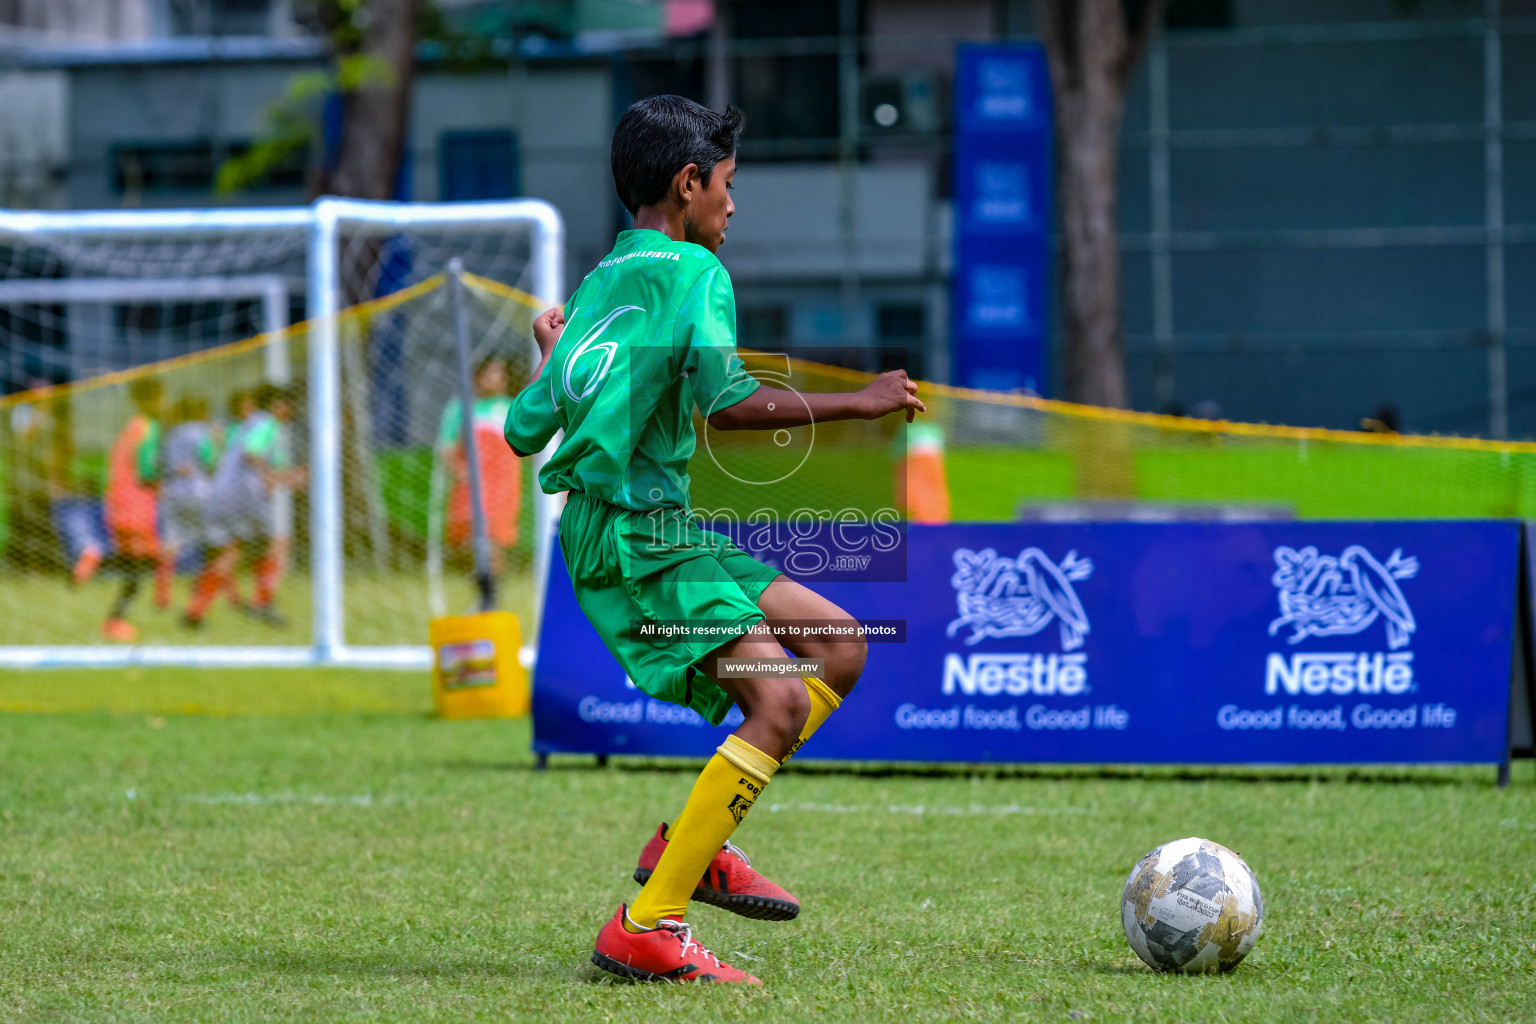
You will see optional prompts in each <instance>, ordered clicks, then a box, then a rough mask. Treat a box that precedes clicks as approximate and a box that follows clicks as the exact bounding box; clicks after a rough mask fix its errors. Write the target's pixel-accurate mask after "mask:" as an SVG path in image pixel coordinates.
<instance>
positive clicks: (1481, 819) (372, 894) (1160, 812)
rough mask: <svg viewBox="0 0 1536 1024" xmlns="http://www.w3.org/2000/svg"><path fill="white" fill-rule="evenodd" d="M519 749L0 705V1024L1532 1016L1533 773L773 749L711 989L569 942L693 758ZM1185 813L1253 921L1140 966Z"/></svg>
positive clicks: (515, 726)
mask: <svg viewBox="0 0 1536 1024" xmlns="http://www.w3.org/2000/svg"><path fill="white" fill-rule="evenodd" d="M88 675H92V674H91V673H79V672H74V673H67V672H58V673H54V674H53V677H54V679H55V681H56V685H58V686H60V687H70V686H73V685H76V684H78V683H79V682H81V681H82V680H83V679H84V678H85V677H86V676H88ZM95 675H96V676H97V677H100V678H107V679H110V680H112V681H113V682H115V683H116V684H117V685H118V686H119V687H120V688H129V687H135V686H144V685H149V684H150V683H151V682H152V675H153V673H151V672H148V671H146V672H145V673H144V674H143V676H142V677H140V678H128V677H126V676H124V675H123V674H120V673H117V674H108V673H97V674H95ZM224 675H225V676H227V677H228V678H229V682H227V683H226V684H225V685H227V686H231V687H247V688H250V689H253V690H254V689H261V688H263V687H267V686H271V685H274V684H283V685H287V684H288V683H289V682H291V683H292V684H294V685H311V686H314V687H318V688H324V687H326V686H327V685H328V683H327V680H328V679H333V678H335V677H334V676H333V675H331V674H328V673H320V672H311V673H277V672H254V671H253V672H227V673H224ZM349 675H350V677H351V681H350V682H349V683H348V684H347V685H349V686H355V685H358V682H359V681H358V680H357V679H356V676H357V675H360V674H349ZM402 678H407V677H402ZM878 682H879V681H878V680H871V681H870V683H869V685H878ZM416 684H417V685H419V687H420V688H421V689H420V692H421V693H422V694H423V695H424V694H425V686H426V683H425V680H424V679H417V680H416ZM853 699H855V700H857V699H858V695H857V693H855V695H854V698H853ZM527 747H528V729H527V725H526V723H525V722H516V723H507V722H461V723H445V722H438V721H434V720H432V719H430V718H427V717H426V716H424V715H420V714H331V715H311V716H300V717H270V718H241V719H220V718H210V717H199V716H176V715H170V716H159V715H150V716H146V715H144V714H142V713H141V714H137V715H120V716H113V715H106V714H80V715H6V716H0V758H3V768H4V780H5V783H4V786H3V787H0V834H3V836H4V842H3V843H0V962H3V963H4V964H5V969H4V970H3V971H0V1008H3V1009H0V1017H3V1018H4V1019H5V1020H7V1021H19V1022H29V1021H43V1020H47V1021H102V1020H112V1021H122V1022H132V1021H154V1022H157V1024H160V1022H165V1024H174V1022H178V1021H211V1020H216V1021H230V1022H243V1021H256V1020H316V1021H320V1020H323V1021H363V1020H367V1021H411V1022H418V1021H466V1020H485V1021H506V1020H538V1021H544V1022H551V1024H561V1022H566V1021H571V1022H586V1021H595V1020H607V1021H623V1022H629V1021H634V1022H645V1024H654V1022H656V1021H668V1020H677V1021H710V1022H720V1024H728V1022H734V1021H752V1022H762V1021H774V1022H786V1024H794V1022H799V1021H806V1022H816V1024H840V1022H869V1021H888V1020H894V1021H1050V1022H1058V1021H1060V1022H1071V1021H1086V1022H1089V1024H1099V1022H1105V1021H1138V1022H1170V1024H1184V1022H1188V1021H1245V1022H1248V1021H1252V1022H1293V1021H1294V1022H1307V1024H1312V1022H1316V1021H1345V1022H1354V1021H1386V1020H1390V1021H1394V1022H1403V1024H1414V1022H1430V1021H1434V1022H1442V1021H1449V1022H1457V1021H1514V1020H1531V1019H1533V1018H1536V986H1532V985H1531V984H1530V979H1531V976H1532V972H1533V970H1536V890H1533V887H1532V881H1531V872H1530V864H1531V857H1532V855H1533V853H1536V783H1533V782H1532V781H1531V771H1530V765H1529V764H1521V765H1517V769H1516V775H1517V779H1516V782H1515V785H1514V787H1513V788H1512V789H1510V790H1508V791H1506V792H1503V793H1500V792H1498V791H1496V790H1495V789H1494V788H1493V786H1492V778H1491V776H1492V770H1491V769H1488V768H1482V769H1460V770H1456V769H1444V770H1440V769H1422V770H1415V771H1411V772H1397V771H1391V770H1382V769H1375V770H1368V771H1365V772H1358V773H1356V772H1347V771H1343V770H1328V771H1318V772H1315V773H1314V772H1297V771H1295V770H1290V771H1285V770H1280V771H1276V770H1262V769H1260V770H1242V771H1213V772H1200V773H1196V774H1193V775H1190V774H1188V773H1180V772H1178V771H1177V770H1174V769H1153V770H1149V771H1147V772H1144V773H1136V772H1131V771H1125V770H1116V771H1110V772H1103V773H1100V772H1095V771H1093V770H1087V769H1083V770H1078V769H1055V770H1050V769H1047V770H1043V771H1037V772H1023V773H1009V772H1006V771H1001V772H1000V771H991V770H982V771H979V772H976V773H974V774H972V773H967V772H956V773H953V774H950V773H938V774H929V775H921V774H901V773H896V774H890V773H884V774H881V773H868V774H854V773H851V772H847V771H837V772H833V773H828V772H824V771H818V770H816V766H815V765H814V763H811V762H806V763H804V764H792V765H791V766H790V767H789V768H787V769H785V770H784V771H783V772H781V773H780V774H779V776H778V777H777V778H776V779H775V780H774V782H773V783H772V785H771V786H770V787H769V789H768V790H767V791H766V792H765V793H764V796H763V799H761V800H759V801H758V804H757V807H756V808H755V809H754V810H753V812H752V814H751V815H750V816H749V817H748V818H747V820H746V822H745V824H744V825H743V827H742V829H741V831H740V832H739V834H738V835H737V837H736V838H737V839H738V840H740V842H741V843H742V844H743V845H744V846H746V848H747V849H748V850H750V851H751V853H752V854H753V859H754V864H755V865H756V866H758V867H760V868H762V869H763V870H765V871H767V872H768V873H770V875H771V876H772V877H774V878H775V879H777V880H778V881H780V882H782V883H783V884H784V885H786V886H788V887H789V888H790V889H791V891H793V892H795V893H796V894H797V895H798V896H799V897H800V898H801V900H802V901H803V903H804V906H805V909H804V912H803V913H802V914H801V916H800V918H799V919H798V920H796V921H794V922H790V923H787V924H770V923H764V922H756V921H748V920H744V919H742V918H737V917H733V916H731V915H729V914H724V913H721V912H719V911H715V910H712V909H709V908H705V907H699V906H695V908H694V909H693V911H692V912H691V914H690V917H691V918H692V920H693V922H694V924H695V925H696V927H697V929H698V931H697V934H698V937H699V939H700V940H701V941H703V942H705V943H707V944H708V945H710V946H711V947H712V948H713V949H715V950H716V951H717V952H718V953H720V955H721V956H722V957H725V958H727V959H729V960H733V961H735V962H737V963H739V964H740V965H742V966H745V967H749V968H750V969H751V970H752V971H753V972H754V973H756V974H757V975H759V976H760V977H762V978H763V980H764V982H765V985H764V986H763V987H762V988H761V989H753V990H741V989H724V990H722V989H720V988H712V987H699V988H690V987H675V986H667V985H652V986H630V985H624V984H614V983H611V982H609V981H608V980H607V979H606V977H605V976H602V975H600V974H599V973H598V972H597V970H596V969H595V968H593V967H591V966H590V965H589V964H588V962H587V958H588V956H589V955H590V953H591V943H592V939H593V936H594V935H595V934H596V932H597V930H598V927H599V926H600V925H601V924H602V923H603V921H604V920H605V919H606V918H607V917H608V915H610V914H612V913H613V910H614V908H615V907H616V906H617V905H618V903H619V902H620V901H621V900H625V899H628V898H630V896H631V895H632V894H633V893H634V892H635V886H634V883H633V882H632V881H630V879H629V877H628V875H629V872H630V871H631V870H632V869H633V865H634V858H635V856H636V854H637V853H638V852H639V848H640V846H641V844H642V843H643V842H644V840H645V838H646V837H647V836H648V835H649V834H650V832H651V831H652V830H653V829H654V828H655V827H656V823H657V822H658V821H660V820H662V819H663V818H664V817H666V816H667V815H669V814H675V813H676V809H677V808H678V807H679V806H680V805H681V803H682V801H683V800H684V798H685V797H686V795H687V792H688V788H689V786H690V785H691V783H692V781H693V772H694V770H695V766H694V765H692V764H678V765H665V764H660V763H650V764H642V763H628V764H621V765H619V766H617V767H610V768H608V769H606V770H594V769H592V768H591V767H590V765H591V760H590V759H586V758H583V759H574V758H567V759H565V760H564V761H561V760H559V759H557V761H556V762H555V765H554V766H553V768H552V770H550V771H548V772H544V773H539V772H535V771H533V770H532V764H531V759H530V757H529V756H528V754H527V753H526V750H527ZM806 754H809V755H812V756H814V741H813V743H812V746H811V747H808V748H807V750H806ZM1191 834H1195V835H1206V836H1209V837H1211V838H1213V839H1216V840H1218V841H1220V842H1223V843H1226V844H1228V845H1230V846H1232V847H1234V848H1236V849H1237V850H1239V851H1240V852H1241V853H1242V854H1243V855H1244V856H1245V857H1246V858H1247V859H1248V860H1249V862H1250V863H1251V865H1252V866H1253V868H1254V871H1255V872H1256V873H1257V875H1258V878H1259V881H1260V883H1261V885H1262V886H1263V889H1264V895H1265V903H1266V920H1265V931H1264V934H1263V936H1262V937H1261V938H1260V939H1259V942H1258V945H1257V946H1256V948H1255V949H1254V951H1253V953H1252V954H1251V955H1250V956H1249V958H1248V959H1247V960H1246V961H1245V962H1244V963H1243V964H1242V965H1240V966H1239V967H1238V969H1237V970H1236V971H1234V972H1233V973H1231V974H1229V975H1224V976H1219V977H1188V978H1187V977H1180V976H1160V975H1155V974H1153V973H1151V972H1150V971H1148V970H1147V969H1146V968H1144V967H1143V966H1142V965H1141V964H1140V962H1139V961H1137V960H1136V958H1135V957H1134V955H1133V954H1132V953H1131V951H1130V949H1129V947H1128V946H1127V945H1126V942H1125V939H1124V937H1123V936H1122V934H1121V929H1120V916H1119V906H1118V902H1119V895H1120V890H1121V886H1122V884H1123V883H1124V880H1125V875H1126V873H1127V872H1128V871H1129V870H1130V867H1131V865H1132V864H1134V863H1135V861H1136V859H1137V858H1138V857H1140V856H1141V855H1142V854H1143V853H1145V852H1146V851H1147V850H1148V849H1150V848H1151V847H1153V846H1154V845H1156V844H1157V843H1159V842H1161V841H1164V840H1167V839H1172V838H1178V837H1181V836H1186V835H1191Z"/></svg>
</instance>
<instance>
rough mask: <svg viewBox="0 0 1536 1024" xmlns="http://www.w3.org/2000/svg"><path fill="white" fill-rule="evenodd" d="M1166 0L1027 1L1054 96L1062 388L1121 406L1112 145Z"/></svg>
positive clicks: (1073, 397) (1076, 398) (1075, 397)
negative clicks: (1135, 3)
mask: <svg viewBox="0 0 1536 1024" xmlns="http://www.w3.org/2000/svg"><path fill="white" fill-rule="evenodd" d="M1166 7H1167V0H1149V2H1147V3H1146V4H1144V5H1143V6H1142V7H1141V11H1140V16H1139V18H1138V19H1137V22H1136V25H1135V27H1134V29H1132V28H1128V27H1127V18H1126V12H1125V10H1124V9H1123V8H1122V5H1121V0H1035V11H1036V17H1037V20H1038V21H1039V25H1040V38H1041V41H1042V42H1043V43H1044V45H1045V50H1046V58H1047V62H1048V63H1049V65H1050V69H1051V85H1052V88H1053V90H1054V92H1055V97H1056V143H1057V169H1058V173H1057V189H1058V191H1059V201H1058V209H1059V214H1060V222H1061V223H1060V233H1061V241H1062V262H1061V287H1062V291H1061V295H1062V318H1063V320H1064V322H1065V327H1066V353H1065V364H1066V367H1065V368H1066V389H1065V390H1066V397H1067V399H1068V400H1069V401H1073V402H1085V403H1088V404H1090V405H1107V406H1113V407H1116V408H1124V407H1125V406H1126V404H1127V392H1126V384H1125V339H1124V335H1123V329H1122V324H1121V284H1120V244H1119V240H1118V238H1117V236H1116V228H1117V214H1118V196H1117V191H1116V189H1117V179H1118V167H1117V162H1116V155H1117V154H1116V144H1117V143H1118V141H1119V137H1120V122H1121V118H1122V116H1123V115H1124V113H1125V91H1126V87H1127V86H1128V85H1129V83H1130V78H1131V74H1132V72H1133V71H1134V70H1135V66H1136V63H1137V61H1138V60H1139V59H1140V57H1141V53H1142V51H1143V50H1144V49H1145V48H1146V43H1147V40H1148V38H1149V37H1150V35H1151V33H1152V31H1153V29H1154V27H1155V26H1156V24H1157V22H1158V21H1160V20H1161V18H1162V14H1163V11H1164V9H1165V8H1166Z"/></svg>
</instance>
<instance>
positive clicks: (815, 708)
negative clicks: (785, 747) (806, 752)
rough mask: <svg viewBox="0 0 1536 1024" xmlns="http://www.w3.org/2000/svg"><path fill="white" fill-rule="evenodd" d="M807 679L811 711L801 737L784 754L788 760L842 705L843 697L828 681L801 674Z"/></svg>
mask: <svg viewBox="0 0 1536 1024" xmlns="http://www.w3.org/2000/svg"><path fill="white" fill-rule="evenodd" d="M800 678H801V679H803V680H805V692H806V693H808V694H810V695H811V713H810V714H809V715H807V716H806V717H805V725H804V726H802V727H801V729H800V738H799V739H798V740H795V745H794V746H792V747H790V748H789V753H787V754H785V755H784V760H785V761H788V760H789V759H790V758H792V757H794V756H795V751H797V750H799V749H800V748H801V747H803V746H805V741H806V740H808V739H810V738H811V734H812V733H814V732H815V731H816V730H817V729H820V728H821V724H822V723H823V722H825V721H826V720H827V719H828V718H830V717H832V712H834V711H836V710H837V709H838V708H839V707H841V706H842V703H843V698H841V697H839V696H838V695H837V694H836V693H834V692H833V690H832V688H831V687H830V686H828V685H827V684H826V683H824V682H822V681H821V680H820V679H817V678H816V677H815V676H801V677H800Z"/></svg>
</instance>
